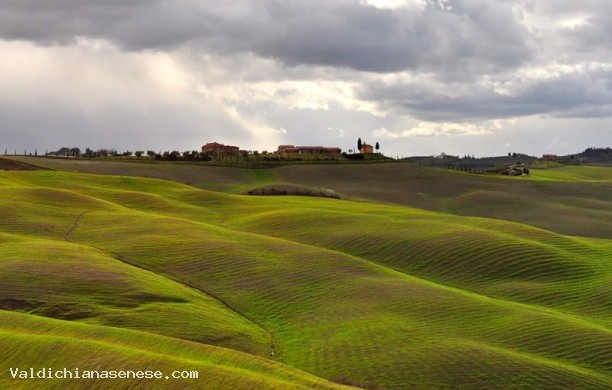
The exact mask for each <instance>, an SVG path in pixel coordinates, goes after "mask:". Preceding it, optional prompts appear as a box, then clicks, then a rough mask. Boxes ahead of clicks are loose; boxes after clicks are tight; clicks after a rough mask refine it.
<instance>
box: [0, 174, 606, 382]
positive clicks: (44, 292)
mask: <svg viewBox="0 0 612 390" xmlns="http://www.w3.org/2000/svg"><path fill="white" fill-rule="evenodd" d="M112 164H114V163H112ZM112 164H111V165H112ZM126 164H127V163H126ZM151 166H153V165H151ZM384 166H386V165H380V166H372V167H371V168H370V169H373V170H378V169H380V170H384V169H391V170H397V171H400V170H406V171H407V172H409V173H410V175H412V176H418V175H419V174H424V175H427V174H429V173H430V171H429V170H418V169H417V167H411V166H407V165H400V164H397V165H396V164H389V165H388V166H389V167H391V168H383V167H384ZM187 168H189V167H187ZM187 168H182V167H181V169H187ZM203 168H204V167H202V168H198V169H203ZM285 168H286V169H285ZM285 168H281V169H279V170H276V171H274V172H271V171H255V172H250V171H246V170H237V171H231V172H237V175H246V176H248V177H250V178H246V179H245V181H246V184H247V185H248V186H251V185H261V184H263V183H269V182H272V183H273V182H275V181H278V182H281V181H282V182H287V181H289V180H288V179H282V178H283V175H286V174H287V173H284V172H283V171H284V170H286V171H288V172H289V171H292V172H294V173H295V172H297V171H299V170H307V171H309V172H311V174H309V175H305V174H304V176H301V177H297V176H296V177H295V178H294V181H299V182H301V183H302V185H313V183H314V182H315V181H317V180H323V179H322V177H323V175H324V174H325V172H328V173H329V172H330V171H329V170H333V169H340V167H333V166H331V167H319V168H325V169H324V170H323V172H322V173H320V175H321V177H317V176H316V175H315V173H316V169H315V168H316V167H285ZM113 169H114V168H113ZM150 169H154V168H150ZM164 169H175V168H174V167H170V168H164ZM209 169H211V168H209ZM212 169H216V168H212ZM343 169H357V167H353V166H349V167H343ZM223 172H226V171H222V170H217V171H216V174H217V175H221V173H223ZM262 172H263V173H262ZM343 172H344V173H345V174H346V173H347V172H353V171H348V170H344V171H343ZM437 172H438V171H436V174H437ZM445 174H446V173H445ZM232 175H233V173H232ZM334 175H340V173H338V172H336V173H334ZM451 175H452V174H451ZM466 176H467V175H456V177H457V182H456V183H455V184H454V185H455V186H467V184H465V183H466V182H465V181H464V180H467V181H469V182H470V183H472V180H476V181H479V180H485V181H486V180H489V181H490V179H489V178H473V177H469V176H468V177H467V178H466ZM306 177H308V178H309V179H308V180H311V181H310V182H306V179H305V178H306ZM333 177H337V176H333ZM373 177H374V176H373ZM225 180H226V181H227V182H228V183H229V182H233V181H234V180H236V182H239V181H240V179H239V178H238V177H237V176H236V177H234V176H231V175H230V177H229V178H227V179H225ZM330 180H331V179H330ZM372 180H373V181H376V179H372ZM437 180H440V181H439V182H438V183H437V184H435V183H434V187H431V188H437V187H435V186H440V185H442V181H441V180H442V177H440V178H438V179H437ZM220 181H221V179H218V182H220ZM343 183H344V185H345V186H348V184H347V183H348V182H347V181H344V182H343ZM423 183H425V180H423ZM483 183H485V182H484V181H483ZM490 183H491V187H492V191H494V192H496V188H495V187H496V186H500V188H501V187H503V186H504V185H506V184H505V183H510V182H509V181H503V180H499V181H490ZM521 183H523V182H521ZM525 183H527V184H528V185H541V184H547V183H548V182H537V181H530V182H528V181H525ZM552 183H553V184H559V183H560V182H552ZM572 184H573V182H572ZM589 184H591V183H589ZM595 184H602V186H603V185H605V183H595ZM482 185H483V186H484V184H482ZM447 186H448V188H453V183H447ZM230 187H231V188H234V189H236V187H235V185H234V184H228V186H227V187H226V188H230ZM320 187H324V188H329V187H325V186H323V185H322V186H320ZM357 187H358V186H357V185H355V187H351V188H355V191H356V190H357ZM390 187H393V185H390ZM346 188H348V187H346ZM464 188H465V187H464ZM489 189H491V188H489ZM604 189H605V187H602V188H601V191H603V190H604ZM366 190H367V189H364V191H366ZM338 191H339V192H341V193H342V192H343V191H342V190H341V189H338ZM459 192H461V191H459ZM450 196H451V197H452V195H450ZM601 197H602V199H600V200H599V201H600V202H604V203H606V202H608V201H609V200H606V198H605V196H604V195H603V192H602V195H601ZM547 199H549V198H546V199H541V201H542V202H545V201H546V200H547ZM453 200H454V199H450V200H449V199H445V202H442V201H441V199H438V201H439V202H440V203H441V204H440V208H443V207H441V206H442V205H443V203H445V204H444V208H451V206H452V201H453ZM464 200H465V199H464ZM589 201H591V200H587V202H589ZM390 203H393V202H389V204H375V203H371V202H355V201H345V200H332V199H321V198H306V197H256V196H244V195H236V194H231V193H221V192H212V191H207V190H203V189H197V188H194V187H191V186H187V185H184V184H180V183H177V182H169V181H162V180H156V179H150V178H138V177H126V176H112V175H105V176H102V175H89V174H77V173H66V172H53V171H34V172H0V213H1V215H2V217H3V218H2V221H1V222H0V277H1V280H2V281H3V283H2V285H1V286H0V308H1V309H2V310H0V316H2V317H3V318H2V321H0V323H1V324H2V325H0V346H1V347H2V348H1V349H0V351H2V352H1V353H2V355H0V356H2V359H1V360H0V361H1V363H0V365H1V366H2V367H1V368H0V372H2V374H1V375H0V386H2V385H5V384H6V386H13V385H16V386H19V385H21V386H23V387H24V388H25V387H26V385H25V384H24V383H26V382H23V383H21V382H14V381H13V380H11V379H9V378H7V375H8V374H7V373H8V368H9V367H14V366H15V365H25V364H28V365H34V366H36V367H37V366H45V367H46V366H60V365H62V367H63V365H76V364H80V365H81V366H82V365H88V366H91V367H84V368H89V369H93V368H95V367H107V368H115V366H116V365H117V364H123V363H125V364H128V365H129V366H130V367H144V368H150V367H153V368H158V367H159V369H163V370H172V369H174V368H175V367H178V369H185V370H198V371H199V372H200V373H201V375H202V376H201V378H200V379H198V380H197V382H193V380H189V381H186V382H176V383H175V382H173V385H174V386H176V388H217V387H218V386H219V385H220V384H221V385H222V387H227V388H274V387H275V386H276V388H291V387H292V386H293V387H294V388H299V387H300V386H301V387H305V388H317V387H318V388H334V386H337V385H336V384H334V383H333V382H336V383H345V384H353V385H357V386H360V387H371V388H386V389H408V388H410V389H412V388H417V389H430V388H438V389H444V388H447V389H476V388H478V389H480V388H580V389H604V388H609V387H610V386H612V354H610V351H611V350H612V328H611V326H612V300H611V297H612V286H611V284H610V280H612V265H611V263H610V261H609V260H610V258H612V241H610V240H608V239H594V238H585V237H572V236H566V235H562V234H559V233H558V232H553V231H550V230H544V229H541V228H536V227H533V226H530V225H527V224H521V223H515V222H507V221H503V220H499V219H491V218H473V217H465V216H460V215H451V214H445V213H442V212H440V210H439V211H430V210H424V209H417V208H411V207H407V206H402V205H393V204H390ZM471 206H473V205H471ZM465 207H467V206H465ZM575 207H576V208H578V209H586V208H588V207H587V206H582V205H580V204H579V205H576V206H575ZM583 211H584V210H583ZM601 224H602V225H606V224H609V222H606V220H605V218H604V217H601ZM92 355H95V356H96V358H95V359H92V358H91V356H92ZM190 381H191V382H190ZM330 381H332V382H330ZM30 384H31V383H30ZM64 384H65V383H63V384H62V385H64ZM37 385H39V383H38V382H37ZM70 385H72V386H74V387H80V388H89V387H90V385H91V384H87V383H83V382H79V383H72V382H71V383H70ZM94 385H95V386H99V387H100V388H103V387H105V385H106V386H108V382H104V381H99V382H96V383H94ZM164 385H165V383H164ZM40 386H43V387H45V386H50V385H47V384H46V383H45V382H40ZM125 386H126V387H128V386H135V387H138V386H140V387H143V388H145V387H149V386H151V382H146V381H139V382H129V383H128V382H126V384H125ZM153 386H154V385H153Z"/></svg>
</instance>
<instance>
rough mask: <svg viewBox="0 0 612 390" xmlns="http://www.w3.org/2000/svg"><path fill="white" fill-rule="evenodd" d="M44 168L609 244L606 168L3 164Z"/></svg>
mask: <svg viewBox="0 0 612 390" xmlns="http://www.w3.org/2000/svg"><path fill="white" fill-rule="evenodd" d="M11 158H15V159H17V160H19V161H23V162H28V163H31V164H37V165H40V166H43V167H46V168H51V169H58V170H63V171H69V172H72V171H75V172H83V173H95V174H110V175H132V176H140V177H151V178H159V179H164V180H173V181H178V182H182V183H185V184H189V185H192V186H195V187H198V188H202V189H208V190H213V191H223V192H230V193H246V192H248V191H249V190H252V189H254V188H257V187H261V186H268V187H269V186H274V185H279V186H283V185H293V186H301V187H305V188H313V189H315V190H317V191H318V190H320V189H329V190H333V191H334V192H335V193H336V194H339V195H340V196H341V197H343V198H345V199H351V200H362V201H368V202H376V203H381V202H382V203H391V204H397V205H403V206H410V207H418V208H423V209H427V210H431V211H441V212H445V213H452V214H455V215H463V216H475V217H488V218H495V219H503V220H507V221H513V222H519V223H523V224H528V225H531V226H535V227H539V228H542V229H546V230H550V231H553V232H556V233H560V234H565V235H573V236H584V237H599V238H609V237H612V224H611V223H610V222H609V221H610V220H612V168H611V167H593V166H557V167H554V168H548V169H547V168H543V169H532V170H531V176H530V177H521V178H508V177H503V176H492V175H475V174H469V173H464V172H459V171H449V170H444V169H438V168H425V167H420V166H417V165H412V164H408V163H385V164H336V165H334V164H330V165H323V164H321V165H290V166H283V167H277V168H269V169H246V168H235V167H219V166H206V165H195V166H194V165H185V164H173V163H138V162H120V161H100V160H93V161H88V160H67V159H53V158H33V157H11Z"/></svg>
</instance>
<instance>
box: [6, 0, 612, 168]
mask: <svg viewBox="0 0 612 390" xmlns="http://www.w3.org/2000/svg"><path fill="white" fill-rule="evenodd" d="M0 59H1V60H0V148H2V149H5V150H6V149H8V150H9V151H13V150H15V149H16V150H19V151H20V152H21V151H22V150H24V149H27V150H28V151H33V150H34V149H37V150H38V152H39V153H40V152H41V151H42V150H54V149H57V148H60V147H62V146H68V147H73V146H76V147H80V148H82V149H84V148H86V147H90V148H92V149H98V148H114V149H117V150H119V151H125V150H131V151H134V150H149V149H150V150H155V151H165V150H179V151H185V150H199V149H200V147H201V145H203V144H205V143H207V142H213V141H216V142H220V143H225V144H231V145H237V146H240V147H241V148H242V149H246V150H260V151H263V150H267V151H272V150H276V148H277V146H278V145H280V144H294V145H322V146H337V147H340V148H342V149H343V150H344V151H348V150H349V149H353V148H355V147H356V144H357V139H358V138H361V139H362V141H363V142H367V143H370V144H375V143H376V142H378V143H379V144H380V148H381V149H380V151H381V152H383V153H385V154H387V155H389V156H394V157H395V156H397V157H402V156H414V155H432V154H440V153H447V154H455V155H466V154H469V155H475V156H493V155H503V154H507V153H508V152H516V153H527V154H531V155H536V156H539V155H542V154H545V153H553V154H570V153H577V152H580V151H582V150H584V149H585V148H588V147H606V146H612V1H609V0H581V1H575V0H496V1H490V0H334V1H330V0H231V1H227V0H223V1H221V0H177V1H167V0H130V1H125V0H105V1H93V0H47V1H41V0H2V2H0Z"/></svg>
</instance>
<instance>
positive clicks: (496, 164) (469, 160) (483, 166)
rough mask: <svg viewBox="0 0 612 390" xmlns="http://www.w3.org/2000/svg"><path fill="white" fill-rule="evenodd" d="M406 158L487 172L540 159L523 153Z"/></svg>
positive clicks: (452, 167)
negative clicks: (495, 155)
mask: <svg viewBox="0 0 612 390" xmlns="http://www.w3.org/2000/svg"><path fill="white" fill-rule="evenodd" d="M404 160H406V161H408V162H410V163H413V164H417V165H421V166H426V167H432V168H446V169H454V170H458V171H466V172H475V173H486V172H498V171H501V170H502V169H503V168H505V167H507V166H511V165H522V164H532V163H534V162H536V161H538V158H537V157H534V156H529V155H526V154H522V153H513V154H510V155H508V156H497V157H478V158H476V157H471V156H464V157H459V156H450V155H446V154H442V155H440V156H414V157H408V158H405V159H404Z"/></svg>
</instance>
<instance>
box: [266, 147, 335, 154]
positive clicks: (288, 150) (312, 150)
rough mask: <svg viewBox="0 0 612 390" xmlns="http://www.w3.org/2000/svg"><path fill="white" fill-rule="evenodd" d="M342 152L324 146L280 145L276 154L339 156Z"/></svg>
mask: <svg viewBox="0 0 612 390" xmlns="http://www.w3.org/2000/svg"><path fill="white" fill-rule="evenodd" d="M341 152H342V150H341V149H340V148H336V147H331V148H330V147H325V146H294V145H280V146H279V147H278V150H277V153H278V154H340V153H341Z"/></svg>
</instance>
